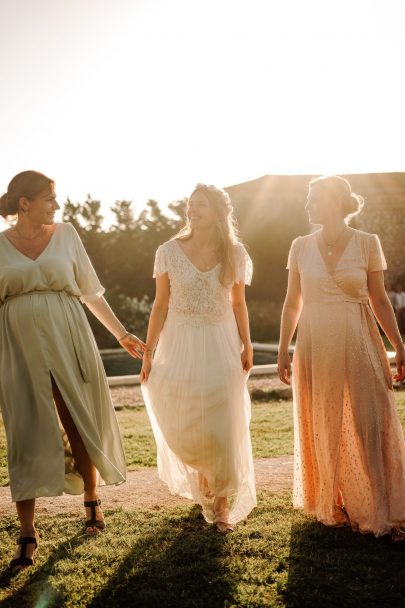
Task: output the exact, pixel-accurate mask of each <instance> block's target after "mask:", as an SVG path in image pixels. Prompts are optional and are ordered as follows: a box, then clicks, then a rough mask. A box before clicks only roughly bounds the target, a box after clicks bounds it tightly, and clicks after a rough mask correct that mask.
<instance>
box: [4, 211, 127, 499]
mask: <svg viewBox="0 0 405 608" xmlns="http://www.w3.org/2000/svg"><path fill="white" fill-rule="evenodd" d="M103 293H104V289H103V287H102V286H101V285H100V282H99V280H98V278H97V275H96V273H95V271H94V269H93V267H92V265H91V262H90V260H89V258H88V256H87V254H86V251H85V249H84V247H83V244H82V242H81V240H80V238H79V236H78V234H77V232H76V230H75V229H74V227H73V226H72V225H71V224H66V223H58V224H57V226H56V228H55V232H54V233H53V235H52V237H51V240H50V241H49V243H48V245H47V247H46V248H45V249H44V251H43V252H42V253H41V254H40V255H39V257H38V258H37V259H36V260H32V259H30V258H28V257H27V256H25V255H24V254H22V253H21V252H19V251H18V250H17V249H16V248H15V247H14V245H12V243H11V242H10V241H9V240H8V239H7V237H6V236H5V234H4V233H0V339H1V346H0V405H1V411H2V415H3V420H4V425H5V430H6V437H7V458H8V468H9V477H10V489H11V494H12V499H13V500H14V501H21V500H26V499H32V498H36V497H39V496H57V495H60V494H62V493H63V492H64V491H66V492H69V493H74V494H76V493H81V492H82V491H83V484H82V480H81V478H79V479H78V478H77V476H72V475H71V473H70V472H68V471H66V473H67V475H66V477H65V453H64V443H63V440H62V435H61V432H60V427H59V419H58V416H57V412H56V408H55V404H54V401H53V396H52V385H51V376H52V377H53V378H54V380H55V382H56V384H57V386H58V387H59V390H60V392H61V394H62V397H63V399H64V402H65V404H66V406H67V408H68V410H69V412H70V414H71V416H72V418H73V421H74V423H75V425H76V427H77V429H78V431H79V433H80V436H81V438H82V440H83V442H84V444H85V446H86V449H87V452H88V454H89V456H90V459H91V460H92V462H93V463H94V465H95V467H96V468H97V470H98V473H99V477H100V478H101V479H99V481H100V483H105V484H118V483H121V482H123V481H125V458H124V452H123V447H122V442H121V436H120V431H119V427H118V423H117V419H116V416H115V412H114V408H113V405H112V402H111V398H110V394H109V389H108V384H107V379H106V376H105V372H104V368H103V365H102V362H101V359H100V355H99V352H98V348H97V345H96V342H95V340H94V337H93V334H92V331H91V329H90V326H89V323H88V321H87V318H86V315H85V313H84V310H83V307H82V304H81V301H82V302H86V301H91V300H93V299H95V298H98V297H101V296H102V294H103Z"/></svg>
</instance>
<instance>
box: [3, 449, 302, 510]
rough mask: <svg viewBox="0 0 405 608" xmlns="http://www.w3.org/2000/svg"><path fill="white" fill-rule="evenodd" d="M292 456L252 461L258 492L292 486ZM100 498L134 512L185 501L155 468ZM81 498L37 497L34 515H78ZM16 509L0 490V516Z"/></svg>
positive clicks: (108, 489) (133, 473) (112, 506)
mask: <svg viewBox="0 0 405 608" xmlns="http://www.w3.org/2000/svg"><path fill="white" fill-rule="evenodd" d="M292 473H293V466H292V456H281V457H279V458H261V459H259V460H256V461H255V474H256V484H257V490H258V492H260V491H261V490H272V491H275V492H282V491H284V490H290V489H291V487H292ZM100 498H101V500H102V501H103V507H104V508H106V509H118V508H120V507H121V508H123V509H125V510H135V509H142V508H151V507H153V508H159V507H160V506H174V505H176V504H180V503H183V504H186V503H188V502H189V501H188V500H187V499H185V498H179V497H178V496H172V495H171V494H170V493H169V491H168V490H167V488H166V485H165V484H164V483H162V482H161V481H160V479H159V478H158V474H157V470H156V469H155V468H149V469H140V470H139V471H130V472H129V473H128V477H127V482H126V483H124V484H122V485H120V486H118V487H117V486H108V487H103V488H100ZM82 503H83V498H82V496H68V495H66V494H64V495H63V496H56V497H53V498H39V499H38V500H37V513H42V514H47V515H56V514H58V513H64V514H65V513H79V512H80V513H81V512H82V509H83V507H82ZM14 513H15V507H14V505H13V504H12V502H11V496H10V491H9V489H8V488H0V514H2V515H8V514H14Z"/></svg>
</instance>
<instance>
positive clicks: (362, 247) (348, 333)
mask: <svg viewBox="0 0 405 608" xmlns="http://www.w3.org/2000/svg"><path fill="white" fill-rule="evenodd" d="M362 205H363V200H362V198H361V197H360V196H359V195H356V194H355V193H353V192H351V188H350V184H349V182H348V181H347V180H345V179H344V178H341V177H338V176H331V177H321V178H318V179H315V180H313V181H312V182H311V184H310V187H309V195H308V202H307V206H306V209H307V212H308V214H309V220H310V222H311V223H312V224H318V225H321V226H322V228H321V229H320V230H318V231H317V232H314V233H313V234H309V235H307V236H304V237H298V238H297V239H295V241H294V242H293V243H292V246H291V250H290V254H289V260H288V266H287V267H288V269H289V270H290V273H289V283H288V291H287V296H286V300H285V303H284V308H283V314H282V322H281V332H280V347H279V375H280V378H281V380H282V381H283V382H285V383H287V384H289V383H290V373H291V362H290V358H289V355H288V346H289V344H290V341H291V339H292V336H293V334H294V331H295V329H296V326H297V324H298V320H299V324H298V335H297V343H296V349H295V353H294V361H293V390H294V432H295V465H294V506H295V507H300V508H304V510H305V511H306V512H308V513H311V514H313V515H315V516H316V517H317V519H318V520H319V521H320V522H322V523H324V524H326V525H329V526H339V525H343V524H348V525H350V526H351V527H352V529H353V530H359V531H360V532H362V533H372V534H374V535H375V536H381V535H383V534H388V533H389V534H390V535H391V539H392V540H393V541H395V542H398V541H402V540H404V539H405V533H404V532H403V531H402V530H401V528H400V527H401V525H403V523H404V522H405V444H404V437H403V433H402V428H401V424H400V421H399V416H398V413H397V410H396V404H395V397H394V393H393V389H392V376H391V371H390V366H389V362H388V359H387V355H386V352H385V348H384V345H383V342H382V340H381V337H380V334H379V331H378V327H377V324H376V320H375V319H376V318H377V320H378V322H379V324H380V325H381V327H382V328H383V330H384V332H385V334H386V336H387V337H388V339H389V341H390V342H391V344H392V346H393V348H394V349H395V351H396V365H397V374H396V375H395V376H394V379H395V380H397V381H402V380H404V379H405V350H404V345H403V344H402V341H401V336H400V334H399V331H398V327H397V324H396V320H395V316H394V313H393V310H392V306H391V304H390V302H389V300H388V297H387V295H386V293H385V289H384V279H383V270H385V269H386V262H385V259H384V254H383V252H382V249H381V245H380V241H379V239H378V237H377V235H375V234H368V233H365V232H362V231H360V230H355V229H353V228H350V227H349V226H348V225H347V221H348V220H349V219H350V218H351V217H352V216H353V215H355V214H356V213H358V212H359V211H360V210H361V208H362ZM373 313H374V314H373Z"/></svg>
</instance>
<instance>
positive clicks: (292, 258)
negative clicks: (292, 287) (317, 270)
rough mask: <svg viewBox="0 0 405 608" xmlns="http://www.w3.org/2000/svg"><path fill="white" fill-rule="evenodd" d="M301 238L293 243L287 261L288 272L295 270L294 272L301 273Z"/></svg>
mask: <svg viewBox="0 0 405 608" xmlns="http://www.w3.org/2000/svg"><path fill="white" fill-rule="evenodd" d="M300 240H301V237H298V238H296V239H294V240H293V242H292V243H291V247H290V251H289V253H288V261H287V270H293V271H294V272H299V268H298V253H299V247H300Z"/></svg>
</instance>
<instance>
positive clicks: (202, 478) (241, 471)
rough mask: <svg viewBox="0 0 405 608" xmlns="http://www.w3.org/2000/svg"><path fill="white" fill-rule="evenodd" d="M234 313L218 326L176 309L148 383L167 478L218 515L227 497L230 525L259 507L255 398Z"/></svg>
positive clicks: (207, 511)
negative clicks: (216, 505) (216, 507)
mask: <svg viewBox="0 0 405 608" xmlns="http://www.w3.org/2000/svg"><path fill="white" fill-rule="evenodd" d="M240 352H241V342H240V337H239V334H238V330H237V325H236V321H235V317H234V315H233V313H232V312H231V313H230V314H229V315H227V317H226V318H225V320H223V321H221V322H220V323H216V324H209V323H204V324H192V323H181V322H179V321H178V319H177V318H176V316H175V314H174V313H173V312H172V311H170V310H169V314H168V316H167V319H166V322H165V325H164V328H163V331H162V333H161V336H160V339H159V344H158V347H157V350H156V353H155V357H154V361H153V366H152V370H151V373H150V376H149V379H148V381H147V383H145V384H144V385H143V386H142V391H143V396H144V399H145V403H146V406H147V410H148V413H149V417H150V420H151V424H152V428H153V432H154V435H155V440H156V444H157V455H158V469H159V475H160V478H161V479H162V480H163V481H164V482H166V484H167V485H168V487H169V489H170V491H171V492H172V493H174V494H179V495H180V496H184V497H186V498H190V499H193V500H194V501H195V502H197V503H199V504H200V505H201V506H202V508H203V514H204V517H205V519H206V520H207V521H208V522H212V521H213V520H214V513H213V498H214V496H217V497H224V496H227V497H228V499H229V504H230V516H229V520H230V522H231V523H237V522H238V521H240V520H242V519H244V518H245V517H246V516H247V515H248V514H249V513H250V511H251V510H252V509H253V508H254V506H255V505H256V491H255V481H254V471H253V458H252V448H251V441H250V433H249V423H250V414H251V407H250V397H249V393H248V390H247V387H246V375H245V374H244V372H243V370H242V366H241V360H240Z"/></svg>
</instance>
